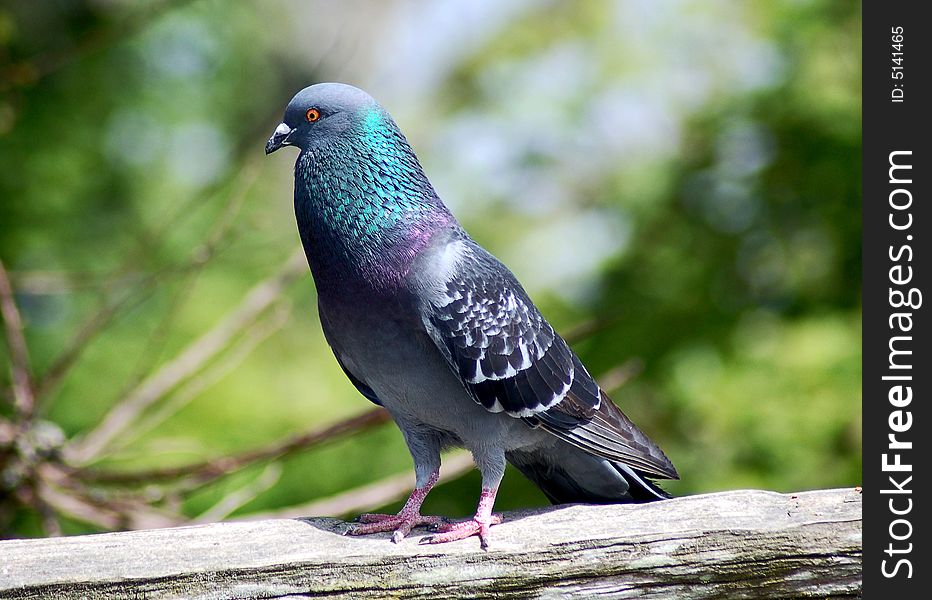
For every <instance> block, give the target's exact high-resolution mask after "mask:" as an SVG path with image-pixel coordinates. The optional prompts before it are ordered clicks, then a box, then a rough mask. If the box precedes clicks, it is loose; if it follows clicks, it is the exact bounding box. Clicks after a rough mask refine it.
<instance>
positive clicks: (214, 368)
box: [110, 302, 291, 452]
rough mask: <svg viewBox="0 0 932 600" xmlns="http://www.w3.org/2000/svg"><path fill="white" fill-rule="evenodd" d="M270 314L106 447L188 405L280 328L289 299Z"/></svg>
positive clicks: (113, 447)
mask: <svg viewBox="0 0 932 600" xmlns="http://www.w3.org/2000/svg"><path fill="white" fill-rule="evenodd" d="M272 312H273V315H272V316H271V317H268V318H266V319H263V320H261V321H258V322H257V323H255V324H254V325H252V326H251V327H250V328H249V329H248V330H247V331H246V332H245V333H244V334H243V336H242V338H241V339H239V340H238V341H237V342H236V345H235V346H234V347H233V349H231V350H230V351H229V352H228V353H227V354H226V355H225V356H224V358H222V359H221V360H219V361H218V362H217V363H216V364H213V365H211V366H209V367H208V368H206V369H205V370H204V371H203V372H202V373H200V374H199V375H197V376H196V377H193V378H191V379H189V380H188V381H187V382H185V383H183V384H182V386H181V388H179V389H178V391H177V392H175V393H174V394H172V397H171V398H170V399H169V400H168V401H167V402H165V403H164V404H163V405H161V406H160V407H159V408H158V409H156V410H155V411H153V413H152V414H147V415H145V416H144V417H142V418H141V419H139V420H138V422H136V424H134V425H133V426H132V428H131V429H128V430H127V431H126V433H124V434H123V435H121V436H120V438H119V439H117V440H114V441H113V443H112V444H111V445H110V450H111V451H113V452H115V451H118V450H120V449H122V448H125V447H126V446H127V445H129V444H131V443H132V441H133V440H134V439H137V438H139V436H141V435H143V434H144V433H146V432H148V431H151V430H152V429H154V428H156V427H158V426H159V425H160V424H161V423H162V422H164V421H165V420H166V419H168V418H170V417H171V416H172V415H174V414H176V413H177V412H178V411H180V410H181V409H182V408H184V407H185V406H187V405H188V403H190V402H191V401H192V400H193V399H194V398H195V397H197V396H198V395H199V394H201V393H203V392H204V390H206V389H208V388H210V387H211V386H212V385H214V384H216V383H217V382H218V381H220V380H222V379H223V378H224V377H225V376H226V375H227V374H229V373H230V371H232V370H233V369H235V368H236V367H237V366H238V365H239V364H241V363H242V362H243V360H245V359H246V357H247V356H249V354H250V353H252V351H253V350H254V349H255V347H256V346H258V345H259V344H260V343H262V342H263V341H264V340H265V339H267V338H268V337H269V336H270V335H272V334H273V333H275V332H276V331H278V330H279V329H281V328H282V327H283V326H284V325H285V323H287V322H288V318H289V317H290V316H291V303H290V302H279V303H278V305H277V308H275V309H273V311H272Z"/></svg>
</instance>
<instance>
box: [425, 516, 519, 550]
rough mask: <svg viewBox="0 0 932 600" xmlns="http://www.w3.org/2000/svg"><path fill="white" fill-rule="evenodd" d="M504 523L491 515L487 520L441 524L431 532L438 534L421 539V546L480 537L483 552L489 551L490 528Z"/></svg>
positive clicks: (498, 517) (474, 518) (436, 525)
mask: <svg viewBox="0 0 932 600" xmlns="http://www.w3.org/2000/svg"><path fill="white" fill-rule="evenodd" d="M501 522H502V516H501V515H489V517H487V518H486V519H480V518H479V517H473V518H472V519H470V520H468V521H460V522H458V523H444V522H440V523H437V524H434V525H431V530H433V531H436V532H438V533H436V534H434V535H429V536H427V537H424V538H421V540H420V542H419V543H421V544H444V543H446V542H455V541H457V540H465V539H466V538H468V537H472V536H474V535H477V536H479V545H480V546H481V547H482V549H483V550H488V549H489V527H491V526H492V525H498V524H499V523H501Z"/></svg>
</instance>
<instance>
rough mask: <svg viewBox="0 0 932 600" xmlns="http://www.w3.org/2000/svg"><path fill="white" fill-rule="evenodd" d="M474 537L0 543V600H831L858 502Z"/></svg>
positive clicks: (556, 518)
mask: <svg viewBox="0 0 932 600" xmlns="http://www.w3.org/2000/svg"><path fill="white" fill-rule="evenodd" d="M505 518H506V521H505V523H503V524H502V525H500V526H498V527H496V528H495V529H494V530H493V534H492V540H491V541H492V546H491V549H490V551H488V552H483V551H482V550H480V549H479V543H478V541H477V540H475V539H472V540H466V541H462V542H457V543H453V544H446V545H441V546H421V545H418V544H417V536H413V537H412V538H410V539H408V540H405V541H404V542H402V543H401V544H397V545H395V544H392V543H390V542H389V541H387V535H382V536H371V537H366V538H351V537H344V536H342V535H340V533H341V532H342V530H343V528H344V527H345V524H344V523H343V522H341V521H337V520H335V519H327V518H311V519H296V520H271V521H257V522H233V523H217V524H213V525H202V526H196V527H180V528H174V529H157V530H149V531H133V532H126V533H110V534H102V535H89V536H78V537H68V538H55V539H41V540H12V541H5V542H0V598H43V599H46V598H89V599H96V598H149V599H162V598H201V599H227V598H279V599H281V598H295V599H296V598H308V597H315V596H328V597H337V598H371V597H393V598H430V597H432V598H440V597H460V598H470V597H490V596H491V597H515V596H516V597H522V598H527V597H544V598H556V597H580V598H582V597H590V596H592V595H595V594H601V595H604V596H606V597H612V598H629V597H638V598H721V597H727V598H784V597H792V598H800V597H803V598H837V597H857V596H860V593H861V495H860V493H859V492H858V491H856V490H853V489H843V490H821V491H813V492H801V493H798V494H778V493H774V492H762V491H735V492H725V493H718V494H708V495H702V496H691V497H686V498H678V499H675V500H671V501H667V502H659V503H654V504H647V505H640V506H632V505H627V506H625V505H618V506H564V507H554V508H548V509H537V510H529V511H523V512H515V513H508V514H506V515H505Z"/></svg>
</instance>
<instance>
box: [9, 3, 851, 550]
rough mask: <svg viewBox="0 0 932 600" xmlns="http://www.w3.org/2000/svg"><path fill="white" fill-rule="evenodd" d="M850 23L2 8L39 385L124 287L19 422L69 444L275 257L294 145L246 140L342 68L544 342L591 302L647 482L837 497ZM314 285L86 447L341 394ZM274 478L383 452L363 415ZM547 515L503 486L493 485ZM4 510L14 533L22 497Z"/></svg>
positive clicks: (381, 6) (388, 456)
mask: <svg viewBox="0 0 932 600" xmlns="http://www.w3.org/2000/svg"><path fill="white" fill-rule="evenodd" d="M859 36H860V6H859V4H858V3H853V2H847V1H843V0H804V1H798V0H797V1H790V0H786V1H782V2H769V3H764V2H755V3H745V2H737V1H731V2H726V1H722V2H713V3H706V2H696V1H694V2H689V1H685V0H681V1H677V2H664V3H651V2H637V1H627V0H618V1H617V2H610V1H608V0H604V1H598V2H586V3H553V2H517V1H513V2H511V1H510V2H485V1H483V2H476V3H469V5H468V7H466V6H461V5H454V4H453V3H433V4H431V5H424V4H423V3H417V2H385V3H371V4H367V3H356V2H352V3H335V2H323V1H322V2H313V3H306V2H299V1H297V0H276V1H271V2H263V3H239V2H238V3H228V2H222V1H220V0H195V1H190V2H177V1H162V2H133V1H120V2H93V1H81V0H70V1H67V2H47V3H41V2H25V1H23V2H15V1H14V2H12V3H5V4H3V6H2V7H0V75H2V80H0V93H2V96H0V259H2V260H3V263H4V264H5V265H6V268H7V269H8V270H9V271H10V272H11V278H12V280H13V284H14V287H15V289H16V291H17V296H16V299H17V302H18V304H19V307H20V310H21V312H22V314H23V318H24V320H25V322H26V331H25V333H26V339H27V342H28V345H29V349H30V355H31V361H32V370H33V372H34V374H36V376H37V379H41V375H42V374H43V373H44V372H46V370H47V369H49V368H50V366H52V365H53V364H54V363H55V361H56V358H57V357H60V356H61V353H62V351H63V350H65V349H67V348H68V347H69V344H70V343H71V340H73V339H74V336H75V335H76V332H78V331H80V330H81V328H82V326H83V325H84V324H86V323H87V322H88V319H90V318H91V316H92V315H94V314H96V313H98V311H100V310H101V307H103V306H107V305H108V304H112V303H120V304H119V306H120V308H119V310H118V311H116V317H115V318H114V319H113V321H112V322H110V323H109V324H108V325H107V327H105V328H104V329H103V330H102V331H101V332H100V333H99V334H98V335H95V336H94V337H93V338H92V339H91V340H90V341H89V342H87V343H86V344H82V345H81V352H80V354H79V356H78V359H77V362H76V363H75V364H74V366H73V367H72V368H71V369H70V370H68V372H67V375H66V376H65V377H64V379H63V381H62V383H61V385H60V386H56V387H55V388H53V389H51V390H50V392H49V393H48V394H47V395H46V396H44V397H41V398H40V400H39V413H40V416H41V418H42V419H46V420H48V421H51V422H53V423H55V424H57V425H58V426H59V427H60V428H61V429H62V431H63V432H64V434H65V435H66V436H67V437H68V438H69V439H70V438H75V437H76V436H81V435H82V434H83V433H85V432H87V431H88V430H90V429H92V428H93V427H94V426H95V425H97V424H98V423H99V422H100V420H101V419H102V418H103V416H104V415H105V414H106V413H107V411H108V409H110V408H111V407H112V406H113V405H114V404H115V403H116V402H117V401H118V400H119V399H120V398H121V397H123V396H125V394H126V393H127V390H129V389H131V388H132V387H133V386H134V385H135V384H136V383H138V382H139V381H141V380H142V379H144V378H145V377H146V376H147V375H149V374H151V373H152V372H154V370H155V369H156V368H157V367H158V366H159V365H162V364H164V363H165V362H166V361H168V360H170V359H171V358H173V357H175V356H176V355H177V354H178V352H180V351H181V350H182V349H184V348H185V347H186V346H187V345H188V344H189V343H190V342H191V341H192V340H194V339H196V338H197V337H198V336H200V335H202V334H203V333H204V332H205V331H207V330H208V329H210V328H211V327H212V326H214V325H215V324H216V323H218V322H219V321H220V319H221V318H222V317H223V316H224V315H225V314H226V313H227V312H228V311H229V310H231V309H232V308H233V307H235V306H236V305H237V304H238V303H239V302H240V300H241V299H242V297H243V295H244V294H245V293H246V292H247V291H248V290H249V289H250V288H252V286H254V285H255V284H256V283H257V282H258V281H260V280H262V279H264V278H266V277H268V276H269V275H271V274H272V273H273V272H274V271H275V270H276V269H278V268H279V265H280V264H281V263H282V262H283V261H284V260H285V259H286V258H287V257H288V256H289V255H290V254H291V252H292V251H293V249H294V248H295V246H296V243H297V236H296V235H295V231H294V225H293V216H292V214H291V161H290V159H287V158H286V157H284V155H282V154H276V155H275V156H274V157H273V158H271V159H268V160H265V159H264V157H263V156H262V149H263V144H264V141H265V139H266V137H267V136H268V134H269V132H270V131H271V129H272V128H273V127H274V125H275V123H277V122H278V119H279V117H280V113H281V110H282V108H283V107H284V104H285V103H286V102H287V100H288V99H289V98H290V97H291V95H292V94H293V92H294V91H296V90H297V89H299V88H301V87H303V86H305V85H308V84H310V83H313V82H316V81H324V80H344V81H347V82H349V83H354V84H356V85H359V86H360V87H363V88H365V89H367V90H368V91H369V92H371V93H372V94H373V95H374V96H375V97H377V98H379V99H380V100H382V102H383V104H384V105H385V106H386V107H387V108H388V109H389V110H390V111H391V112H392V113H393V114H394V116H395V118H396V120H397V121H398V122H399V124H400V125H401V127H402V129H403V130H405V131H406V133H407V134H408V136H409V139H410V140H411V142H412V144H413V145H414V147H415V149H416V150H417V151H418V153H419V155H420V158H421V160H422V162H423V163H424V165H425V168H426V170H427V172H428V174H429V176H430V177H431V178H432V180H433V181H434V183H435V185H436V187H437V188H438V190H439V191H440V193H441V195H442V196H443V197H444V198H445V199H446V200H447V201H448V203H449V204H450V205H451V207H452V208H453V209H454V211H455V212H456V213H457V214H458V215H459V216H460V217H461V220H462V221H463V223H464V225H465V226H466V227H467V229H469V230H470V232H472V233H473V234H474V236H475V237H476V238H477V239H479V240H480V242H482V243H483V244H485V245H486V246H487V247H489V248H490V249H491V250H492V251H493V252H494V253H495V254H497V255H498V256H500V257H501V258H502V259H503V260H504V261H505V262H506V264H509V265H510V266H512V267H513V268H514V270H515V271H516V273H517V275H518V276H519V278H521V279H522V281H524V282H525V284H526V287H528V289H529V291H530V292H531V293H532V295H533V296H534V297H535V298H536V299H537V301H538V304H539V305H540V307H541V309H542V310H543V312H544V313H545V315H547V316H548V317H549V318H550V319H551V321H552V322H553V323H554V325H555V326H556V327H557V328H558V329H560V330H564V331H565V330H567V329H569V328H570V327H572V326H574V325H577V324H579V323H585V322H590V321H593V320H595V321H597V322H598V323H599V326H598V327H596V331H595V333H594V334H592V335H590V336H588V337H587V338H586V339H585V340H583V341H581V342H579V343H578V344H576V349H577V350H578V352H579V353H580V354H581V356H582V358H583V360H584V362H585V363H586V364H587V365H588V366H589V370H590V371H591V372H592V373H593V374H594V375H596V376H600V375H604V374H606V373H610V372H611V371H612V370H613V369H615V368H616V367H618V366H619V365H623V364H632V363H631V361H634V362H635V363H636V364H638V365H642V366H643V370H642V372H640V374H639V375H638V376H637V377H636V378H635V379H634V380H632V381H631V382H629V383H627V384H626V385H625V386H623V387H622V388H620V389H618V390H613V397H614V398H615V399H616V401H617V402H618V403H619V404H620V405H621V406H622V407H623V408H624V409H625V411H626V412H627V413H628V414H629V415H630V416H631V417H632V419H633V420H634V421H635V422H637V423H638V424H639V425H640V426H641V427H642V428H643V429H645V430H646V431H648V432H649V433H650V434H651V436H652V437H653V438H654V439H655V440H657V441H658V442H659V443H660V445H661V446H662V447H663V448H664V449H665V450H666V451H667V453H668V454H669V455H670V457H671V458H672V459H673V461H674V463H675V464H676V465H677V467H678V469H679V471H680V474H681V476H682V480H681V481H679V482H674V483H670V484H669V485H668V486H667V487H668V489H669V490H670V491H671V492H673V493H675V494H690V493H697V492H703V491H713V490H720V489H727V488H739V487H762V488H769V489H777V490H784V491H790V490H797V489H803V488H821V487H832V486H845V485H855V484H857V483H859V481H860V471H861V451H860V448H861V437H860V436H861V434H860V292H859V288H860V203H861V196H860V146H861V134H860V38H859ZM211 236H216V238H217V239H215V240H213V238H212V237H211ZM208 240H213V241H211V242H208ZM147 282H148V283H147ZM314 305H315V302H314V291H313V286H312V284H311V280H310V277H309V275H308V276H305V277H303V278H302V279H301V280H300V281H299V282H298V283H297V284H295V285H293V286H291V287H290V288H289V290H288V293H287V295H286V297H285V299H284V300H283V301H282V302H280V303H279V307H278V310H280V311H284V312H283V313H282V314H285V315H287V319H286V320H285V321H283V322H284V323H285V324H284V325H282V322H279V323H278V324H277V325H275V326H274V327H271V329H272V332H271V334H270V335H268V336H267V337H264V338H263V339H262V340H261V341H260V343H258V345H257V346H256V347H255V348H254V349H253V350H252V351H251V352H249V353H248V354H245V355H244V356H243V357H240V358H241V359H242V360H241V361H239V360H238V362H236V363H235V365H234V366H233V368H231V369H229V370H228V372H226V373H224V374H223V376H222V377H221V378H219V380H217V381H211V382H209V384H208V385H205V386H204V387H203V389H201V390H199V391H198V393H196V394H194V395H193V397H191V398H188V399H186V400H185V401H184V402H182V401H178V402H177V406H176V407H175V408H174V409H171V410H168V411H166V414H165V416H166V418H164V419H160V420H156V421H153V426H152V427H151V428H149V429H146V430H139V431H138V432H137V435H127V436H124V437H122V438H120V439H118V440H117V441H118V443H117V444H115V445H114V446H113V447H112V448H109V449H108V451H107V452H105V453H103V454H102V455H101V456H100V457H99V458H98V459H97V464H99V465H103V466H110V467H113V468H120V469H127V470H131V469H134V468H140V467H144V466H150V467H151V466H162V465H174V464H183V463H185V462H188V461H192V460H198V459H203V458H205V457H208V456H216V455H223V454H227V453H232V452H234V451H237V450H242V449H244V448H248V447H253V446H258V445H262V444H266V443H269V442H271V441H274V440H276V439H281V438H282V437H284V436H287V435H290V434H293V433H296V432H300V431H304V430H307V429H309V428H312V427H317V426H321V425H324V424H327V423H331V422H335V421H337V420H339V419H341V418H344V417H347V416H350V415H353V414H356V413H359V412H361V411H363V410H366V409H367V408H368V403H367V402H366V401H365V400H364V399H363V398H362V397H360V396H359V395H358V394H357V393H356V392H355V391H354V390H353V388H352V386H351V385H350V384H349V383H348V382H347V381H345V379H344V377H343V375H342V373H341V371H340V369H339V367H338V366H337V364H336V363H335V361H334V360H333V359H332V357H331V355H330V352H329V349H328V348H327V346H326V343H325V341H324V339H323V337H322V334H321V331H320V327H319V324H318V323H317V316H316V313H315V310H314ZM289 311H290V312H289ZM7 359H8V355H7V354H6V348H5V347H3V348H2V349H0V362H2V363H3V364H4V365H5V364H6V363H7V362H8V360H7ZM9 377H10V370H9V369H8V368H5V367H4V368H3V369H2V373H0V385H2V386H3V387H6V386H7V385H8V384H9ZM7 399H8V396H4V397H3V398H2V399H0V403H6V400H7ZM171 402H172V399H171V397H169V398H168V399H167V400H166V402H165V403H162V404H160V405H159V406H158V407H156V408H155V409H153V411H150V412H149V413H147V414H149V416H151V413H152V412H156V413H157V412H158V410H159V409H160V407H162V406H164V405H165V404H169V405H170V404H171ZM9 415H10V411H9V410H8V408H6V407H3V408H0V416H7V417H8V416H9ZM283 467H284V470H283V472H282V475H281V477H280V479H279V480H278V482H277V483H276V484H275V485H273V486H272V487H271V488H270V489H268V490H267V491H264V492H262V493H260V494H258V495H257V496H256V497H255V498H253V499H252V500H251V501H249V502H248V503H246V504H245V505H244V506H243V507H242V508H240V509H239V511H238V512H239V513H244V512H251V511H264V510H271V509H274V508H277V507H283V506H289V505H293V504H298V503H302V502H306V501H309V500H311V499H314V498H321V497H326V496H329V495H333V494H336V493H339V492H341V491H344V490H347V489H352V488H355V487H358V486H360V485H363V484H366V483H369V482H372V481H375V480H377V479H380V478H383V477H386V476H389V475H392V474H395V473H400V472H403V471H405V470H406V469H409V468H410V459H409V458H408V456H407V452H406V450H405V448H404V444H403V442H402V441H401V437H400V435H399V434H398V432H397V431H396V430H395V429H394V427H393V426H391V425H386V426H383V427H381V428H380V429H378V430H377V431H375V432H370V433H367V434H365V435H361V436H356V437H354V438H352V439H349V440H344V441H340V442H336V443H334V444H330V445H327V446H325V447H323V448H320V449H315V450H313V451H309V452H306V453H301V454H298V455H296V456H293V457H290V458H288V459H287V460H285V461H283ZM258 472H259V469H257V468H253V469H247V470H245V471H243V472H241V473H239V474H237V475H235V476H233V477H230V478H227V479H224V480H222V481H220V482H219V483H216V484H213V485H211V486H208V487H207V488H205V489H203V490H200V491H199V492H197V493H196V494H194V495H192V496H191V497H190V498H189V499H188V500H187V502H186V504H185V505H184V507H183V510H184V511H185V513H186V514H188V515H189V516H195V515H197V514H200V513H201V512H202V511H204V510H206V509H208V508H209V507H210V506H211V505H213V504H214V503H215V502H217V501H218V499H220V498H222V497H224V495H225V494H227V493H229V492H230V491H231V490H234V489H236V488H237V487H238V486H241V485H243V484H244V482H248V481H249V480H250V479H254V478H255V477H256V476H257V474H258ZM477 494H478V478H477V477H476V475H475V474H474V473H473V474H471V475H469V476H467V477H464V478H462V479H460V480H458V481H455V482H452V483H449V484H445V485H443V486H441V487H439V488H438V489H437V490H436V491H435V492H433V493H432V494H431V496H430V498H429V499H428V501H427V505H426V510H428V511H444V512H447V513H450V514H455V515H465V514H468V513H470V512H471V511H472V510H473V508H474V502H475V499H476V497H477ZM0 495H2V492H0ZM543 503H544V499H543V496H542V495H541V494H540V493H539V492H537V491H536V490H535V489H533V487H532V486H531V485H530V484H529V483H527V482H526V481H524V480H523V479H521V477H520V475H518V474H517V473H510V474H509V475H508V476H507V478H506V482H505V485H504V488H503V491H502V493H501V494H500V500H499V505H498V506H499V507H500V508H511V507H517V506H527V505H531V504H543ZM387 508H394V506H390V507H387ZM0 527H2V528H3V529H4V530H2V531H0V535H3V534H6V535H33V534H37V533H38V532H39V529H38V525H37V519H36V516H35V514H34V513H33V512H32V511H31V510H29V509H27V508H20V509H17V511H16V512H15V514H13V515H12V516H10V517H9V518H8V519H7V520H6V522H5V523H0ZM88 527H89V526H88V525H86V524H82V523H80V522H78V521H70V520H66V521H65V523H64V528H65V531H66V532H80V531H87V530H88Z"/></svg>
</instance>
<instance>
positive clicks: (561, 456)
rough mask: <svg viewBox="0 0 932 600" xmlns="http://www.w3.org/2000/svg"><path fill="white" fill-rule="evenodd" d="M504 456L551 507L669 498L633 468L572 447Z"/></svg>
mask: <svg viewBox="0 0 932 600" xmlns="http://www.w3.org/2000/svg"><path fill="white" fill-rule="evenodd" d="M507 457H508V462H510V463H511V464H512V465H514V466H515V468H517V469H518V470H519V471H521V473H523V474H524V476H525V477H527V478H528V479H530V480H531V481H532V482H534V484H536V485H537V487H539V488H540V489H541V491H543V492H544V495H546V496H547V498H548V499H549V500H550V501H551V502H553V503H554V504H568V503H573V502H586V503H591V504H617V503H623V502H653V501H655V500H664V499H667V498H670V495H669V494H667V493H666V492H665V491H663V490H662V489H660V487H658V486H657V484H655V483H654V482H653V481H650V480H649V479H648V478H647V477H646V476H644V475H643V474H642V473H640V472H639V471H637V470H636V469H632V468H631V467H629V466H627V465H624V464H621V463H618V462H611V461H609V460H607V459H604V458H601V457H599V456H593V455H591V454H588V453H585V452H583V451H581V450H579V449H577V448H575V447H573V446H569V445H564V444H558V445H557V446H555V447H550V448H546V449H542V450H540V451H533V452H511V453H509V454H507Z"/></svg>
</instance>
